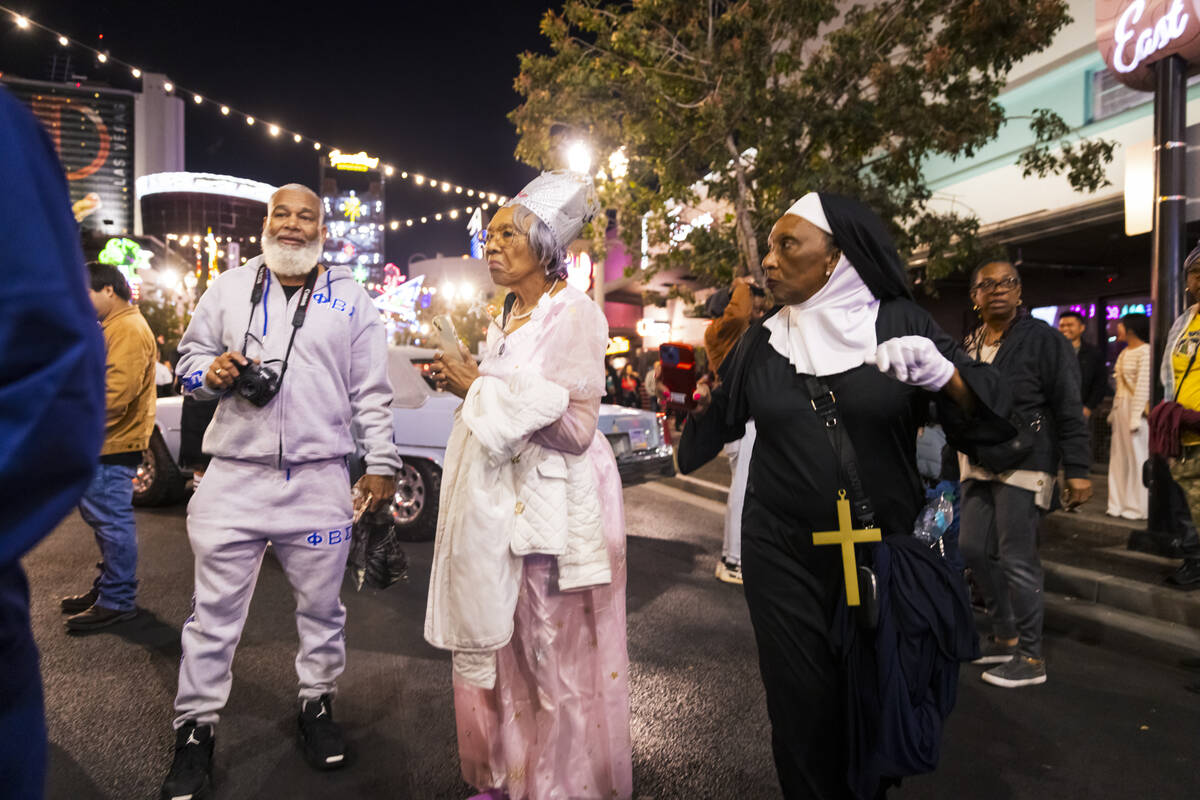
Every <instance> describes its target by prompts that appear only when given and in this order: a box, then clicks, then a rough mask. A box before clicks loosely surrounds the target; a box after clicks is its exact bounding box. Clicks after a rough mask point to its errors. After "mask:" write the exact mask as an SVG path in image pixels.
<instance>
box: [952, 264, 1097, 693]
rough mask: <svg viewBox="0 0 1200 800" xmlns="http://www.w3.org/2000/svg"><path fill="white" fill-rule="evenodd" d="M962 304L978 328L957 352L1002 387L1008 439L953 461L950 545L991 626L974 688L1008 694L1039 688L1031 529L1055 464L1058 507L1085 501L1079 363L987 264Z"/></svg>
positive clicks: (1088, 487) (1039, 612)
mask: <svg viewBox="0 0 1200 800" xmlns="http://www.w3.org/2000/svg"><path fill="white" fill-rule="evenodd" d="M971 300H972V302H973V303H974V305H975V309H976V310H977V311H978V312H979V316H980V321H981V324H980V325H979V327H978V328H976V329H975V330H974V331H973V332H972V333H971V334H970V336H969V337H968V338H967V342H966V347H967V352H968V353H970V354H971V355H972V356H973V357H974V358H976V359H978V360H979V361H982V362H984V363H987V364H992V365H993V366H994V367H995V368H996V370H998V371H999V372H1000V374H1001V375H1003V376H1004V378H1005V379H1006V380H1007V381H1008V383H1009V385H1010V386H1011V387H1012V395H1013V410H1014V417H1015V418H1016V421H1015V425H1016V427H1017V436H1016V437H1014V438H1013V439H1011V440H1010V441H1008V442H1006V443H1004V444H1002V445H998V446H996V447H991V448H985V449H982V450H979V451H977V452H976V453H974V454H970V455H968V454H963V455H962V456H960V458H959V470H960V474H961V478H962V524H961V526H960V528H959V537H960V538H959V541H960V546H961V547H962V552H963V556H964V557H965V559H966V562H967V566H968V567H970V569H971V574H972V576H973V577H974V579H975V582H976V585H977V586H978V587H979V591H980V594H982V595H983V600H984V604H985V606H986V608H987V615H988V618H989V620H990V622H991V626H992V632H991V634H990V635H989V636H988V637H987V639H986V640H985V644H984V646H983V652H982V653H981V655H980V657H979V658H978V659H976V661H975V663H976V664H987V665H994V666H991V667H990V668H989V669H988V670H987V671H985V672H984V673H983V676H982V677H983V680H984V681H986V682H988V683H990V684H992V685H994V686H1000V687H1003V688H1006V689H1015V688H1019V687H1022V686H1033V685H1036V684H1041V683H1045V682H1046V662H1045V659H1044V658H1043V653H1042V618H1043V615H1044V613H1045V598H1044V595H1043V586H1042V583H1043V577H1042V562H1041V559H1040V558H1039V557H1038V535H1037V528H1038V523H1039V522H1040V521H1041V518H1042V515H1043V514H1045V513H1046V512H1047V511H1049V510H1050V504H1051V502H1052V501H1053V499H1054V493H1055V475H1056V474H1057V473H1058V468H1059V464H1060V463H1061V464H1062V467H1063V472H1064V473H1065V475H1066V482H1067V507H1068V508H1070V507H1074V506H1077V505H1080V504H1081V503H1084V502H1085V501H1087V499H1088V498H1089V497H1091V495H1092V484H1091V481H1089V480H1088V468H1089V467H1090V466H1091V461H1092V459H1091V448H1090V447H1089V444H1088V430H1087V425H1086V424H1085V422H1084V416H1083V404H1082V402H1081V400H1080V398H1079V386H1080V383H1079V360H1078V359H1077V358H1076V357H1075V353H1074V351H1073V350H1072V349H1071V345H1070V343H1068V342H1067V340H1066V338H1065V337H1063V335H1062V334H1061V333H1059V332H1058V331H1056V330H1054V328H1051V327H1050V326H1049V325H1047V324H1046V323H1045V322H1042V321H1041V320H1039V319H1036V318H1034V317H1031V316H1028V315H1023V314H1021V313H1019V311H1020V308H1021V304H1022V301H1021V276H1020V275H1019V274H1017V269H1016V267H1014V266H1013V265H1012V264H1010V263H1008V262H1007V261H993V262H990V263H987V264H984V265H983V266H981V267H979V268H977V269H976V270H975V271H974V272H973V273H972V275H971Z"/></svg>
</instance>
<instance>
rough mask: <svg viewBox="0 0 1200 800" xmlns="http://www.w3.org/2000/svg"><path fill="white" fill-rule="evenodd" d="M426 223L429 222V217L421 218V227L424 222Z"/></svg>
mask: <svg viewBox="0 0 1200 800" xmlns="http://www.w3.org/2000/svg"><path fill="white" fill-rule="evenodd" d="M428 221H429V217H421V224H422V225H424V224H425V223H426V222H428Z"/></svg>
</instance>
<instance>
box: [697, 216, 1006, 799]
mask: <svg viewBox="0 0 1200 800" xmlns="http://www.w3.org/2000/svg"><path fill="white" fill-rule="evenodd" d="M768 242H769V247H770V249H769V252H768V253H767V256H766V257H765V258H764V259H763V268H764V271H765V272H766V276H767V288H768V289H769V290H770V291H771V292H772V294H773V295H774V297H775V300H776V301H777V302H779V303H782V304H783V305H781V306H780V307H778V308H776V309H775V310H774V311H773V312H772V313H771V314H769V315H768V316H767V317H766V318H765V319H764V320H763V321H761V322H755V323H753V324H751V326H750V328H749V329H748V330H747V332H746V333H745V334H744V335H743V336H742V338H741V340H740V341H739V342H738V344H737V346H736V347H735V348H734V350H733V352H732V353H730V354H729V355H728V356H727V357H726V358H725V360H724V362H723V363H722V365H721V371H720V378H721V381H720V383H719V384H718V385H717V386H716V388H714V389H711V390H710V389H709V386H708V383H707V381H702V382H701V383H700V388H699V389H698V390H697V394H698V400H697V407H696V410H695V411H694V412H693V413H692V414H691V416H690V417H689V419H688V421H687V424H686V426H685V428H684V431H683V436H682V438H681V440H680V444H679V453H678V458H679V467H680V469H681V470H682V471H683V472H685V473H687V472H691V471H693V470H695V469H697V468H698V467H699V466H701V465H703V464H704V463H706V462H707V461H708V460H710V459H711V458H712V457H713V456H715V455H716V454H717V452H719V450H720V448H721V447H722V446H723V445H724V444H725V443H727V442H731V441H734V440H737V439H740V438H741V437H742V436H744V435H745V425H746V421H747V420H748V419H753V420H754V421H755V424H756V425H757V427H758V439H757V441H756V443H755V447H754V458H753V459H752V461H751V462H750V480H749V485H748V488H747V490H746V499H745V510H744V512H743V514H742V574H743V579H744V581H745V584H744V585H745V590H746V603H747V605H748V606H749V609H750V621H751V623H752V624H753V626H754V635H755V640H756V642H757V644H758V659H759V667H760V669H761V671H762V679H763V685H764V687H765V689H766V696H767V710H768V712H769V714H770V718H771V738H772V745H773V750H774V755H775V768H776V771H777V772H778V774H779V782H780V784H781V786H782V788H783V794H784V796H785V797H786V798H789V800H792V799H793V798H838V799H839V800H841V799H842V798H850V797H854V798H860V799H861V800H872V799H873V798H875V797H878V796H880V795H881V794H882V793H883V792H884V791H885V789H886V787H888V786H890V785H893V784H894V783H895V782H896V781H897V780H898V779H899V778H901V777H904V776H906V775H912V774H916V773H920V772H928V771H929V770H931V769H933V768H934V767H935V766H936V764H937V760H938V753H939V749H940V743H941V727H942V724H943V721H944V719H945V717H946V716H947V715H948V714H949V713H950V710H951V709H952V708H953V705H954V696H955V690H956V687H957V679H958V668H959V663H960V662H961V661H964V660H970V659H971V658H974V657H975V655H976V654H977V652H978V644H977V641H976V637H975V631H974V626H973V624H972V621H971V610H970V604H969V601H968V599H967V594H966V587H965V585H964V584H963V581H962V577H961V575H959V574H956V573H955V572H954V570H952V569H951V568H950V567H949V566H947V564H946V562H945V561H943V560H942V558H941V557H940V556H939V555H938V554H937V553H936V552H935V551H934V550H933V549H931V548H930V547H929V546H928V545H926V544H925V543H923V542H920V541H918V540H917V539H916V538H915V537H914V536H913V535H912V534H913V528H914V523H915V522H916V520H917V518H918V515H919V514H920V512H921V511H922V508H923V506H924V502H925V500H924V490H923V487H922V484H921V478H920V475H919V474H918V472H917V463H916V438H917V429H918V428H919V427H920V426H921V424H922V423H923V422H924V418H925V411H926V409H927V408H928V405H929V402H930V400H933V401H935V402H936V403H937V404H938V411H939V415H940V418H941V420H942V422H943V425H944V426H945V430H946V434H947V437H948V438H949V439H950V440H951V441H953V442H954V443H955V444H956V445H957V446H959V447H963V448H971V447H973V446H974V444H975V443H976V442H981V441H982V442H991V441H999V440H1002V439H1004V438H1007V437H1008V436H1010V435H1011V426H1010V425H1009V424H1008V423H1007V422H1006V421H1005V420H1006V417H1007V413H1008V409H1007V393H1006V391H1005V389H1004V387H1003V385H1002V384H1001V383H1000V381H999V376H998V375H996V374H995V373H994V372H993V370H992V369H991V368H990V367H987V366H984V365H980V364H977V363H975V362H972V361H971V359H970V358H968V357H967V355H966V354H965V353H964V352H963V350H962V348H961V347H959V346H958V344H957V343H956V342H955V341H954V340H953V339H951V338H950V337H949V336H947V335H946V334H945V333H944V332H942V331H941V329H939V328H938V326H937V325H936V323H934V321H933V319H932V318H931V317H930V316H929V314H928V312H926V311H925V310H924V309H922V308H920V307H919V306H918V305H917V304H916V303H915V302H913V299H912V294H911V292H910V290H909V288H908V281H907V275H906V273H905V270H904V264H903V262H902V261H901V259H900V255H899V253H897V252H896V249H895V246H894V245H893V244H892V241H891V237H890V236H889V235H888V233H887V231H886V229H885V227H884V223H883V221H882V220H881V219H880V218H879V217H878V216H877V215H876V214H875V213H874V212H873V211H871V210H870V209H868V208H867V207H866V206H864V205H863V204H861V203H859V202H858V201H856V200H853V199H850V198H847V197H842V196H840V195H835V194H826V193H824V192H822V193H819V194H818V193H816V192H811V193H809V194H807V195H805V196H804V197H802V198H801V199H800V200H798V201H796V203H794V204H793V205H792V206H791V207H790V208H789V209H788V211H787V212H786V213H784V215H783V216H782V217H781V218H780V219H779V220H778V221H777V222H776V223H775V225H774V227H773V228H772V229H771V233H770V237H769V239H768ZM847 503H848V504H849V507H847V505H846V504H847ZM847 526H849V527H852V528H853V529H854V531H853V532H854V533H855V534H857V535H860V536H861V537H863V539H862V540H867V539H868V538H873V540H874V541H876V542H878V543H877V544H874V545H873V546H867V545H865V544H863V545H858V546H857V547H855V546H853V545H852V544H850V540H849V539H848V537H849V535H850V533H851V531H850V530H848V529H847ZM827 532H837V533H839V534H843V535H844V536H845V537H847V538H846V539H845V540H844V541H846V544H845V545H844V546H843V547H837V546H826V545H825V544H824V542H823V541H822V539H823V538H824V537H826V536H827V535H830V536H832V535H836V534H834V533H827ZM843 532H844V533H843ZM880 536H882V541H880V540H879V539H880ZM856 559H861V560H857V561H856ZM856 563H857V564H858V565H860V566H870V567H872V568H873V570H874V575H873V579H872V580H871V581H861V580H859V575H860V573H859V572H856V571H855V564H856ZM851 587H853V592H854V593H855V594H857V595H859V600H860V602H859V604H858V605H857V606H854V605H851V601H850V593H851ZM876 590H877V591H876ZM876 603H877V604H876ZM872 608H874V610H875V611H876V612H877V616H875V615H873V614H872V613H871V610H872ZM916 620H920V621H919V622H917V621H916ZM909 681H911V682H912V685H909V683H908V682H909Z"/></svg>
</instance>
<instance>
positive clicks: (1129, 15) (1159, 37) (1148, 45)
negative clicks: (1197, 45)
mask: <svg viewBox="0 0 1200 800" xmlns="http://www.w3.org/2000/svg"><path fill="white" fill-rule="evenodd" d="M1145 10H1146V2H1145V0H1134V2H1133V3H1131V4H1130V5H1129V8H1127V9H1125V13H1124V14H1122V15H1121V18H1120V19H1119V20H1117V30H1116V32H1115V33H1114V35H1113V38H1114V40H1115V42H1116V49H1115V50H1113V60H1112V65H1113V69H1115V70H1116V71H1117V72H1133V71H1134V70H1135V69H1137V67H1138V64H1141V63H1142V62H1143V61H1145V60H1146V59H1148V58H1150V56H1152V55H1154V54H1155V53H1157V52H1158V51H1159V50H1162V49H1163V48H1164V47H1166V46H1167V45H1168V44H1170V43H1171V42H1173V41H1174V40H1176V39H1178V38H1179V37H1180V36H1182V35H1183V32H1184V30H1185V29H1186V28H1187V24H1188V15H1187V14H1185V13H1184V11H1183V0H1175V2H1174V3H1172V4H1171V8H1170V9H1169V10H1168V11H1167V13H1166V14H1165V15H1164V16H1162V17H1159V19H1158V21H1157V22H1156V23H1154V26H1153V27H1152V28H1151V27H1147V28H1143V29H1142V31H1141V33H1138V34H1137V39H1136V46H1135V48H1134V55H1133V59H1132V60H1131V61H1128V62H1126V61H1125V49H1126V45H1127V44H1128V42H1129V40H1131V39H1133V38H1134V33H1135V32H1136V31H1135V30H1134V29H1132V26H1133V25H1136V24H1137V23H1138V22H1139V21H1140V20H1141V19H1142V13H1143V12H1144V11H1145Z"/></svg>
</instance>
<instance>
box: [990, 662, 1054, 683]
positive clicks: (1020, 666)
mask: <svg viewBox="0 0 1200 800" xmlns="http://www.w3.org/2000/svg"><path fill="white" fill-rule="evenodd" d="M982 677H983V679H984V680H985V681H987V682H988V683H990V684H991V685H992V686H1003V687H1004V688H1005V689H1016V688H1019V687H1021V686H1036V685H1038V684H1039V683H1045V682H1046V662H1045V661H1044V660H1042V659H1040V658H1029V657H1028V656H1020V657H1017V658H1014V659H1012V660H1011V661H1009V662H1008V663H1007V664H1001V665H1000V666H998V667H992V668H991V669H989V670H988V671H987V672H985V673H983V676H982Z"/></svg>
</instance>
